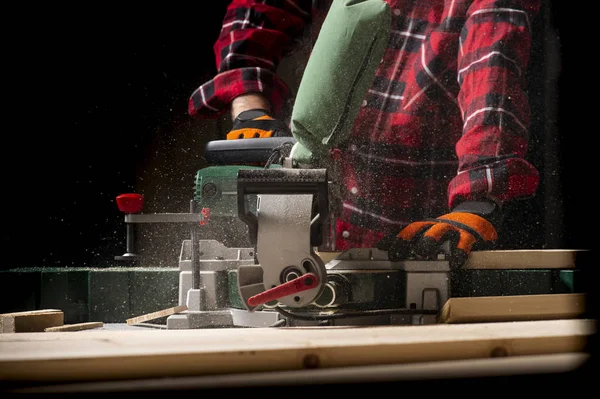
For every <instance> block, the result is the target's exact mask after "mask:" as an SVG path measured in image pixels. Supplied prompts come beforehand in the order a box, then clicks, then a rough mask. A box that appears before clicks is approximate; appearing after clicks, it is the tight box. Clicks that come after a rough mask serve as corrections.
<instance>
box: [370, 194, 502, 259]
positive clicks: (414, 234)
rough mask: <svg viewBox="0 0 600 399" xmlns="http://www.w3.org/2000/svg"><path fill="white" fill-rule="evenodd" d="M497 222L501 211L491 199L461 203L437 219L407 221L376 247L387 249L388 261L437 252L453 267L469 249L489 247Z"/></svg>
mask: <svg viewBox="0 0 600 399" xmlns="http://www.w3.org/2000/svg"><path fill="white" fill-rule="evenodd" d="M500 223H501V213H500V210H499V207H498V206H497V205H496V204H495V203H494V202H492V201H469V202H464V203H462V204H460V205H459V206H457V207H456V208H454V209H453V210H452V212H450V213H447V214H445V215H442V216H440V217H438V218H435V219H430V220H425V221H419V222H413V223H410V224H409V225H407V226H406V227H404V228H403V229H402V230H401V231H400V232H399V233H398V234H392V235H390V236H387V237H385V238H383V239H382V240H381V241H380V242H379V243H378V244H377V248H379V249H382V250H386V251H388V256H389V259H390V260H392V261H397V260H405V259H407V258H410V257H417V258H421V259H423V258H425V259H436V256H437V255H438V254H439V253H445V254H446V255H447V256H448V258H447V259H448V260H449V262H450V266H451V267H453V268H456V267H460V266H462V264H463V263H464V262H465V261H466V260H467V257H468V256H469V254H470V253H471V251H472V250H473V249H486V248H491V247H493V245H494V243H495V241H496V240H497V239H498V232H497V229H498V228H499V226H500ZM445 244H447V246H446V248H444V245H445Z"/></svg>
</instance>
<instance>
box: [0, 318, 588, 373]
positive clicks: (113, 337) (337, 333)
mask: <svg viewBox="0 0 600 399" xmlns="http://www.w3.org/2000/svg"><path fill="white" fill-rule="evenodd" d="M595 329H596V321H595V320H585V319H573V320H543V321H522V322H507V323H501V322H499V323H481V324H479V323H474V324H434V325H416V326H412V325H411V326H380V327H364V326H357V327H348V328H332V329H329V328H326V327H314V328H289V327H283V328H219V329H199V330H121V331H114V330H108V329H106V330H90V331H82V332H80V333H77V334H72V333H64V332H58V333H54V334H46V333H32V334H5V335H3V336H2V335H0V380H2V381H10V380H21V381H27V380H29V381H77V380H78V381H90V380H111V379H116V380H118V379H127V378H154V377H176V376H186V375H187V376H189V375H195V376H199V375H218V374H229V373H238V372H267V371H284V370H301V369H306V368H331V367H347V366H371V365H383V364H408V363H418V362H429V361H445V360H469V359H481V358H490V357H495V356H504V355H506V356H519V355H524V356H527V355H546V354H558V353H581V352H585V349H586V343H587V339H588V338H589V336H590V335H591V334H593V333H595Z"/></svg>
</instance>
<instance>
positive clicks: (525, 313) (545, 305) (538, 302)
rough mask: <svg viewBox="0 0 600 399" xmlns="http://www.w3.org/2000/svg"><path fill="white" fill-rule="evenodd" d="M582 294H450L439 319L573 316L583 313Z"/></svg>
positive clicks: (465, 321)
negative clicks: (470, 295) (480, 295)
mask: <svg viewBox="0 0 600 399" xmlns="http://www.w3.org/2000/svg"><path fill="white" fill-rule="evenodd" d="M585 303H586V299H585V294H548V295H514V296H488V297H472V298H450V299H449V300H448V301H446V303H445V304H444V306H443V307H442V311H441V312H440V320H439V321H440V322H441V323H477V322H496V321H522V320H552V319H572V318H577V317H581V316H582V315H583V314H584V313H585V310H586V308H585Z"/></svg>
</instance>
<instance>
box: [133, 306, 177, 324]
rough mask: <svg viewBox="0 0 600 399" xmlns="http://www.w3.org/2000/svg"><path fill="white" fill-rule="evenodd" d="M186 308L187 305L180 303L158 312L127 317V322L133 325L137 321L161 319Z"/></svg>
mask: <svg viewBox="0 0 600 399" xmlns="http://www.w3.org/2000/svg"><path fill="white" fill-rule="evenodd" d="M185 310H187V306H186V305H179V306H175V307H172V308H167V309H163V310H159V311H157V312H152V313H148V314H145V315H142V316H137V317H132V318H130V319H127V320H126V322H127V324H129V325H130V326H131V325H134V324H137V323H143V322H145V321H148V320H154V319H159V318H161V317H165V316H170V315H172V314H175V313H180V312H183V311H185Z"/></svg>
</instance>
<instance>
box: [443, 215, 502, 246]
mask: <svg viewBox="0 0 600 399" xmlns="http://www.w3.org/2000/svg"><path fill="white" fill-rule="evenodd" d="M438 219H443V220H451V221H453V222H458V223H461V224H464V225H466V226H468V227H470V228H471V229H473V230H475V231H476V232H477V233H479V235H480V236H481V238H483V239H484V240H486V241H493V240H496V239H498V233H497V232H496V229H495V228H494V226H493V225H492V224H491V223H490V222H488V221H487V220H485V219H484V218H482V217H481V216H478V215H475V214H472V213H466V212H453V213H448V214H446V215H443V216H440V217H439V218H438ZM459 228H460V227H459Z"/></svg>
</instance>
